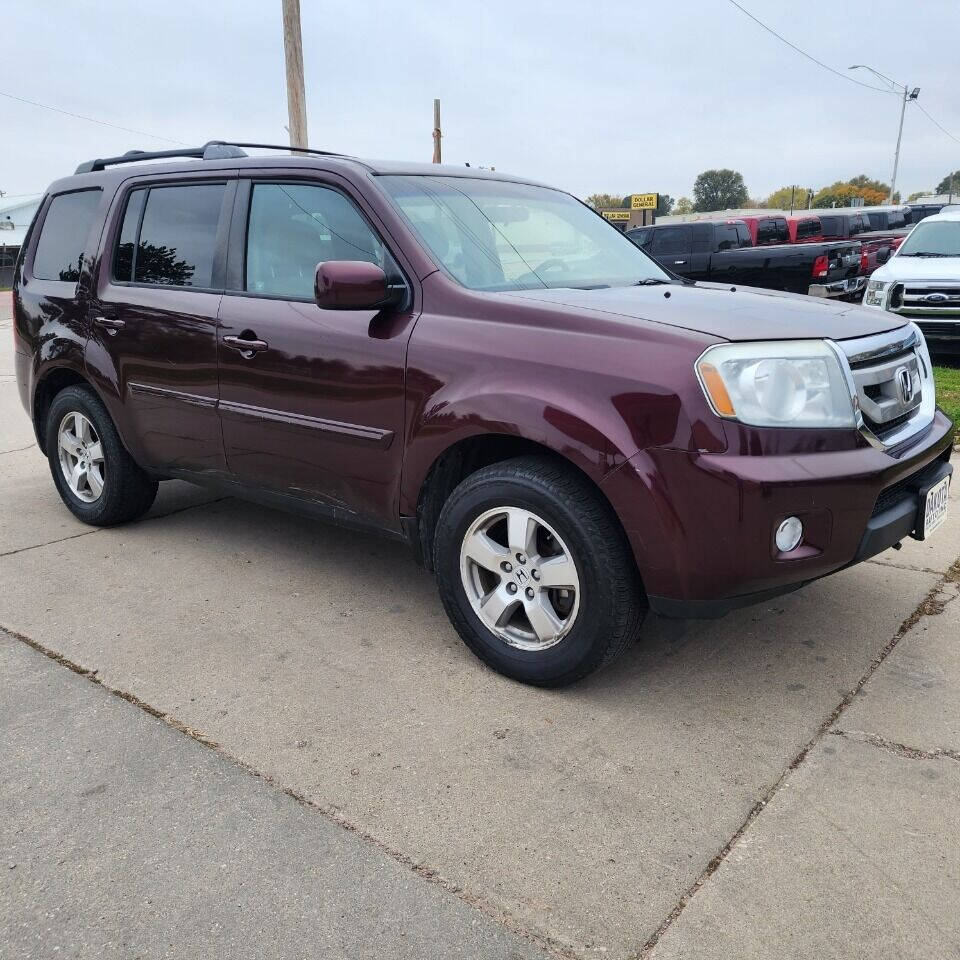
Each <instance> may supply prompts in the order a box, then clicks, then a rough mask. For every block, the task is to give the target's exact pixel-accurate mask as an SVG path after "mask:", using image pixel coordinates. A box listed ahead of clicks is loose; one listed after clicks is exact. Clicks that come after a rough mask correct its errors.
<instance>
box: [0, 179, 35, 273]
mask: <svg viewBox="0 0 960 960" xmlns="http://www.w3.org/2000/svg"><path fill="white" fill-rule="evenodd" d="M42 199H43V195H42V194H39V193H38V194H37V195H36V196H35V197H16V198H15V199H10V198H4V197H0V287H9V286H10V282H11V281H12V279H13V265H14V263H15V262H16V259H17V254H18V253H19V252H20V247H21V246H23V241H24V238H25V237H26V235H27V228H28V227H29V226H30V221H31V220H33V215H34V214H35V213H36V212H37V207H39V206H40V201H41V200H42Z"/></svg>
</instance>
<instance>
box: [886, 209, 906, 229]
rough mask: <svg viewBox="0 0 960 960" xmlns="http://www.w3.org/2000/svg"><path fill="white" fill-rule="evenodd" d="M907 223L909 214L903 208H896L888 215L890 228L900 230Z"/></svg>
mask: <svg viewBox="0 0 960 960" xmlns="http://www.w3.org/2000/svg"><path fill="white" fill-rule="evenodd" d="M906 225H907V215H906V214H905V213H904V212H903V211H902V210H896V211H894V212H893V213H891V214H890V215H889V216H888V217H887V227H888V228H889V229H890V230H899V229H901V228H902V227H905V226H906Z"/></svg>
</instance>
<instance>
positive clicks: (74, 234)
mask: <svg viewBox="0 0 960 960" xmlns="http://www.w3.org/2000/svg"><path fill="white" fill-rule="evenodd" d="M99 202H100V190H99V189H97V190H80V191H78V192H76V193H61V194H60V195H59V196H56V197H54V198H53V200H52V201H51V203H50V207H49V209H48V210H47V215H46V216H45V217H44V218H43V228H42V229H41V231H40V238H39V239H38V240H37V251H36V253H35V254H34V255H33V275H34V276H35V277H36V278H37V279H38V280H66V281H68V282H70V283H76V282H77V281H78V280H79V279H80V267H81V264H82V262H83V252H84V246H85V245H86V242H87V237H88V236H89V234H90V227H91V226H92V225H93V216H94V214H95V213H96V210H97V204H98V203H99Z"/></svg>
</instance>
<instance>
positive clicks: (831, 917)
mask: <svg viewBox="0 0 960 960" xmlns="http://www.w3.org/2000/svg"><path fill="white" fill-rule="evenodd" d="M958 822H960V762H957V761H954V760H949V759H940V760H926V759H921V760H914V759H908V758H904V757H901V756H897V755H896V754H894V753H891V752H889V751H886V750H883V749H878V748H877V747H876V746H873V745H871V744H867V743H857V742H853V741H850V740H845V739H844V738H842V737H826V738H824V739H823V740H822V741H821V742H820V743H819V744H818V745H817V746H816V747H815V748H814V749H813V750H812V751H811V753H810V755H809V756H808V758H807V760H806V762H805V763H804V764H803V765H802V766H801V767H800V768H799V769H798V770H796V771H794V772H793V773H792V774H791V775H790V777H789V779H788V780H787V781H786V783H785V784H784V786H783V787H782V789H781V790H780V791H779V792H778V793H777V795H776V796H775V797H774V799H773V801H772V802H771V803H770V804H768V806H767V807H766V809H765V810H764V812H763V814H762V816H761V817H759V818H758V819H757V820H756V821H755V822H754V823H753V825H752V826H751V828H750V830H749V831H748V833H747V834H746V835H745V836H744V837H743V838H742V839H741V841H740V843H738V844H737V845H736V846H735V847H734V849H733V850H732V851H731V853H730V855H729V856H728V857H727V858H726V860H725V861H724V862H723V863H722V864H721V865H720V867H719V869H718V870H717V872H716V873H715V874H714V875H713V877H712V878H711V880H710V882H709V883H707V884H705V885H704V886H703V888H702V889H701V890H700V891H699V892H698V893H697V895H696V897H694V899H693V900H692V901H691V902H690V904H689V905H688V906H687V908H686V909H685V910H684V911H683V913H682V915H681V916H680V918H679V919H678V920H677V921H676V923H675V924H674V925H673V926H672V927H671V928H670V929H669V930H668V931H667V932H666V933H665V934H664V936H663V938H662V939H661V940H660V942H659V944H658V945H657V946H656V948H655V949H654V950H653V951H652V954H651V956H652V957H653V958H654V960H674V958H675V960H680V958H683V960H716V958H717V957H758V958H759V957H764V958H766V957H776V958H777V960H809V958H811V957H816V958H818V960H851V958H864V960H867V958H869V960H930V958H931V957H944V958H946V957H960V910H958V909H957V906H958V904H960V833H958V831H957V829H956V825H957V823H958Z"/></svg>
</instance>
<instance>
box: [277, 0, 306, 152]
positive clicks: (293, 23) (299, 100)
mask: <svg viewBox="0 0 960 960" xmlns="http://www.w3.org/2000/svg"><path fill="white" fill-rule="evenodd" d="M283 54H284V59H285V61H286V66H287V114H288V115H289V118H290V125H289V128H288V129H289V131H290V146H291V147H293V148H296V147H302V148H305V147H308V146H309V143H308V142H307V94H306V90H305V89H304V85H303V38H302V36H301V34H300V0H283ZM290 152H291V153H295V152H296V149H293V150H291V151H290Z"/></svg>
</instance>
